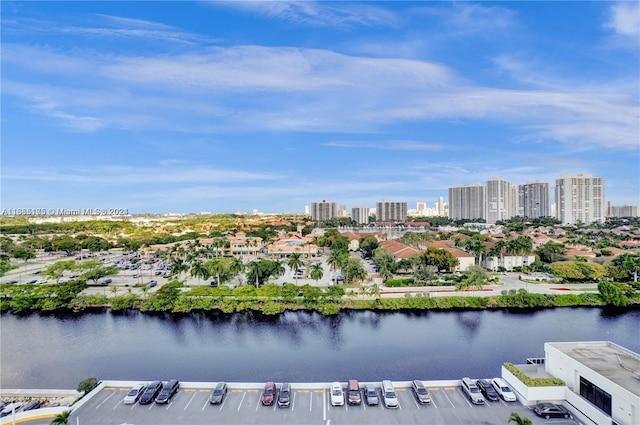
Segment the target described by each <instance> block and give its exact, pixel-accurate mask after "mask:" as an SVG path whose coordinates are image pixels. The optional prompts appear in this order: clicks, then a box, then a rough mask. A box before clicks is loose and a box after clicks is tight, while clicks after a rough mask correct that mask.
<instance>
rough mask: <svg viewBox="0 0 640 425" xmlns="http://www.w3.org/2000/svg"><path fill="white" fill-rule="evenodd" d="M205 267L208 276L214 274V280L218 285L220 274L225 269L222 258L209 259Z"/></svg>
mask: <svg viewBox="0 0 640 425" xmlns="http://www.w3.org/2000/svg"><path fill="white" fill-rule="evenodd" d="M205 267H206V268H207V271H208V273H209V276H215V277H216V282H217V284H218V286H220V283H221V282H220V275H221V274H224V273H225V272H226V271H227V265H226V263H225V262H224V260H223V259H221V258H215V259H213V260H209V261H207V264H206V265H205Z"/></svg>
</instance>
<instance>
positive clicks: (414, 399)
mask: <svg viewBox="0 0 640 425" xmlns="http://www.w3.org/2000/svg"><path fill="white" fill-rule="evenodd" d="M411 400H413V402H414V403H415V404H416V407H417V408H418V410H420V403H418V400H416V398H415V397H411Z"/></svg>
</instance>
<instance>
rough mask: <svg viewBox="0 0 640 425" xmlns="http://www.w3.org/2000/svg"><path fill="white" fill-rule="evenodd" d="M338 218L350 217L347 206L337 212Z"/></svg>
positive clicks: (341, 207)
mask: <svg viewBox="0 0 640 425" xmlns="http://www.w3.org/2000/svg"><path fill="white" fill-rule="evenodd" d="M336 216H337V217H340V218H342V217H349V214H348V213H347V206H346V205H340V208H338V211H337V212H336Z"/></svg>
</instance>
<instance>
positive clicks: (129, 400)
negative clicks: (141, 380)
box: [124, 384, 147, 404]
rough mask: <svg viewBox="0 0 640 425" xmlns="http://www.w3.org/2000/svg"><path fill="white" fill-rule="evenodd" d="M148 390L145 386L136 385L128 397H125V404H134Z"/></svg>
mask: <svg viewBox="0 0 640 425" xmlns="http://www.w3.org/2000/svg"><path fill="white" fill-rule="evenodd" d="M146 388H147V386H146V385H145V384H136V385H134V386H133V387H131V389H130V390H129V392H128V393H127V395H126V396H124V404H134V403H135V402H136V401H138V399H139V398H140V396H141V395H142V393H143V392H144V390H145V389H146Z"/></svg>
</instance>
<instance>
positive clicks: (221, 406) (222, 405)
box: [218, 396, 229, 412]
mask: <svg viewBox="0 0 640 425" xmlns="http://www.w3.org/2000/svg"><path fill="white" fill-rule="evenodd" d="M228 398H229V397H228V396H227V397H225V398H223V399H222V403H220V409H218V410H219V411H221V412H222V408H223V407H224V404H225V403H226V402H227V399H228Z"/></svg>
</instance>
